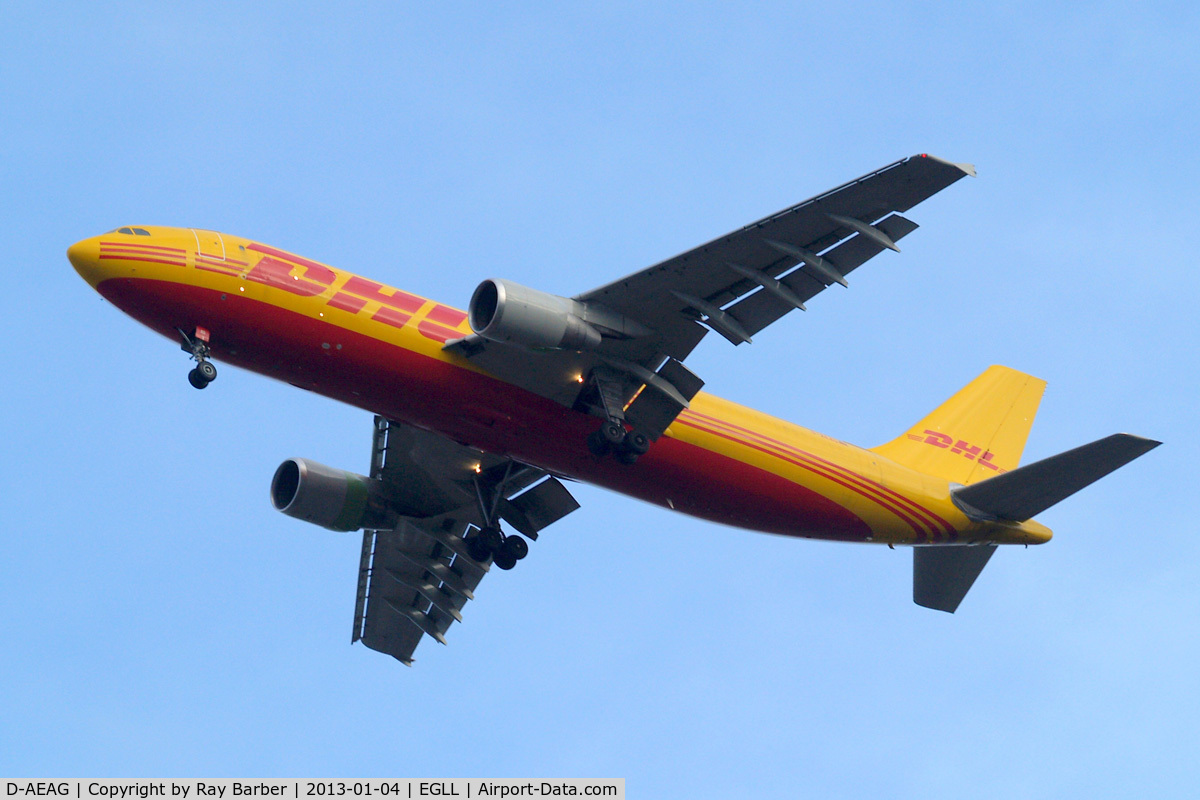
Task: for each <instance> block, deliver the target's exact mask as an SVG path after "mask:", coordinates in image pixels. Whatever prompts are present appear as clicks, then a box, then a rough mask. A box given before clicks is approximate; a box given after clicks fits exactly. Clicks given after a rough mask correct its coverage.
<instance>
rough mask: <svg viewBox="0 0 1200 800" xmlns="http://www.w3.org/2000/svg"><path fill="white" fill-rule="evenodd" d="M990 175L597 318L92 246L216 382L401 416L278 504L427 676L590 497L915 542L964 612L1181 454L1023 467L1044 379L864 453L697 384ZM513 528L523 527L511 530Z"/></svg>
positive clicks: (106, 281) (746, 522) (103, 285)
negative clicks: (348, 547) (467, 617)
mask: <svg viewBox="0 0 1200 800" xmlns="http://www.w3.org/2000/svg"><path fill="white" fill-rule="evenodd" d="M964 175H974V169H973V167H971V165H969V164H955V163H951V162H948V161H944V160H941V159H938V158H934V157H932V156H928V155H919V156H913V157H911V158H906V159H902V160H900V161H897V162H895V163H894V164H889V165H888V166H886V167H883V168H882V169H880V170H877V171H875V172H872V173H870V174H869V175H865V176H863V177H861V178H859V179H857V180H854V181H851V182H849V183H846V184H844V185H842V186H839V187H837V188H836V189H832V190H830V191H828V192H825V193H824V194H821V195H818V196H817V197H814V198H812V199H810V200H806V201H804V202H803V203H800V204H798V205H795V206H792V207H791V208H787V209H784V210H783V211H780V212H779V213H777V214H772V215H771V216H769V217H765V218H763V219H761V220H759V221H757V222H754V223H751V224H749V225H747V226H745V227H743V228H740V229H738V230H736V231H734V232H732V233H730V234H727V235H725V236H722V237H721V238H719V239H714V240H713V241H711V242H709V243H707V244H704V245H701V246H700V247H697V248H695V249H693V250H689V251H688V252H686V253H683V254H681V255H678V256H675V257H674V258H671V259H668V260H666V261H664V262H662V263H660V264H657V265H655V266H652V267H649V268H647V269H644V270H642V271H640V272H636V273H634V274H632V275H628V276H626V277H624V278H621V279H620V280H617V281H615V282H613V283H610V284H607V285H605V286H601V287H599V288H597V289H593V290H592V291H589V292H584V293H583V294H579V295H576V296H574V297H571V298H567V297H559V296H555V295H551V294H547V293H544V292H541V291H538V290H536V289H531V288H527V287H524V286H521V285H518V284H516V283H513V282H512V281H509V280H501V279H489V280H485V281H483V282H482V283H481V284H479V287H478V288H477V289H476V290H475V292H474V294H473V296H472V297H471V298H470V303H469V304H468V307H467V311H466V312H463V311H460V310H458V309H456V308H452V307H450V306H444V305H441V304H439V303H436V302H433V301H430V300H426V299H424V298H421V297H417V296H415V295H412V294H409V293H407V292H404V291H401V290H399V289H393V288H391V287H388V286H384V285H382V284H380V283H377V282H375V281H372V280H369V279H367V278H363V277H360V276H358V275H352V274H350V273H347V272H344V271H342V270H339V269H335V268H332V267H329V266H326V265H324V264H320V263H317V262H315V261H310V260H309V259H306V258H302V257H300V256H297V255H293V254H291V253H287V252H283V251H281V250H277V249H275V248H273V247H269V246H267V245H265V244H261V243H259V242H255V241H252V240H250V239H243V238H240V237H236V236H230V235H226V234H221V233H216V232H214V231H208V230H195V229H189V228H165V227H152V226H145V227H134V226H129V227H123V228H118V229H116V230H114V231H110V232H109V233H106V234H103V235H101V236H96V237H93V238H90V239H85V240H83V241H81V242H78V243H76V244H74V245H72V246H71V247H70V249H69V250H68V251H67V252H68V257H69V259H70V261H71V263H72V264H73V265H74V267H75V269H76V270H77V271H78V272H79V274H80V275H81V276H82V277H83V278H84V280H86V281H87V282H88V283H89V284H91V285H92V287H93V288H95V289H96V290H97V291H98V292H100V294H101V295H103V296H104V297H105V298H107V299H108V300H110V301H111V302H112V303H113V304H114V305H116V306H117V307H118V308H120V309H121V310H123V311H124V312H126V313H127V314H129V315H130V316H132V317H133V318H134V319H136V320H138V321H139V322H142V323H143V324H145V325H147V326H148V327H150V328H152V329H153V330H155V331H158V332H159V333H161V334H163V335H164V336H166V337H168V338H170V339H173V340H176V341H177V342H179V344H180V345H181V347H182V348H183V350H184V351H185V352H187V353H188V354H189V355H190V356H191V358H192V359H193V360H195V362H196V366H195V368H194V369H192V370H191V372H190V373H189V375H188V379H189V381H190V382H191V384H192V385H193V386H194V387H196V388H197V389H203V388H205V387H207V386H208V384H210V383H211V382H212V381H213V379H214V378H216V375H217V371H216V368H215V366H214V365H213V362H212V359H213V358H218V359H220V360H221V361H223V362H227V363H229V364H234V365H236V366H239V367H243V368H246V369H249V370H253V371H255V372H258V373H261V374H264V375H268V376H271V377H273V378H277V379H279V380H282V381H287V382H288V383H290V384H292V385H294V386H298V387H301V388H304V389H308V390H311V391H314V392H318V393H320V394H323V395H325V396H327V397H331V398H334V399H336V400H341V401H343V402H346V403H350V404H352V405H354V406H357V407H359V408H362V409H364V410H367V411H370V412H372V413H373V414H374V415H375V424H374V430H373V444H372V450H371V462H370V470H369V474H368V475H359V474H355V473H351V472H345V471H342V470H337V469H332V468H330V467H327V466H324V465H322V464H318V463H315V462H313V461H310V460H307V459H301V458H292V459H288V460H287V461H284V462H283V464H281V465H280V467H279V468H278V470H276V472H275V476H274V479H273V480H272V483H271V490H270V493H271V500H272V502H273V503H274V505H275V507H276V508H278V509H279V510H280V511H282V512H284V513H285V514H289V515H291V516H293V517H296V518H299V519H302V520H306V521H308V522H312V523H316V524H318V525H322V526H324V527H326V528H330V529H332V530H336V531H355V530H363V531H364V536H363V543H362V556H361V561H360V567H359V573H358V594H357V601H356V604H355V613H354V630H353V637H352V641H358V640H360V639H361V640H362V641H363V642H364V643H365V644H366V645H367V646H368V647H370V648H373V649H375V650H379V651H381V652H384V653H388V654H390V655H392V656H394V657H396V658H397V659H399V660H400V661H402V662H403V663H405V664H411V663H412V656H413V651H414V650H415V648H416V646H417V644H418V643H419V642H420V640H421V638H422V636H423V635H428V636H430V637H432V638H433V639H435V640H437V641H439V642H441V643H443V644H445V636H444V635H445V633H446V631H447V629H448V628H449V627H450V625H451V624H452V623H453V622H455V621H461V620H462V613H461V612H462V608H463V607H464V605H465V604H466V602H467V601H468V600H470V599H472V598H473V597H474V591H475V589H476V587H477V585H478V584H479V582H480V580H481V579H482V577H483V575H484V574H485V573H487V572H488V571H489V568H490V567H491V566H492V565H495V566H497V567H499V568H500V569H505V570H507V569H512V568H513V567H514V565H515V564H516V563H517V561H519V560H521V559H522V558H524V557H525V556H526V555H527V553H528V550H529V543H528V542H529V540H536V539H537V537H538V534H539V532H540V531H541V530H542V529H544V528H545V527H547V526H548V525H550V524H552V523H554V522H556V521H557V520H559V519H561V518H562V517H563V516H565V515H566V514H568V513H570V512H571V511H574V510H575V509H576V508H578V503H577V502H576V501H575V500H574V498H573V497H572V496H571V494H570V492H569V491H568V490H567V488H566V487H565V486H564V485H563V482H562V479H569V480H577V481H586V482H589V483H593V484H597V485H599V486H603V487H606V488H609V489H612V490H614V491H617V492H621V493H623V494H627V495H631V496H633V497H636V498H639V499H641V500H645V501H647V502H650V503H655V504H657V505H660V506H665V507H666V508H669V509H673V510H675V511H680V512H683V513H685V514H690V515H692V516H696V517H701V518H703V519H706V520H711V521H713V522H719V523H723V524H726V525H733V526H737V527H741V528H748V529H751V530H756V531H763V532H767V533H775V534H783V535H786V536H797V537H807V538H817V539H833V540H838V541H845V542H872V543H877V544H886V545H888V546H895V545H908V546H912V547H913V599H914V600H915V601H916V602H917V603H918V604H920V605H922V606H927V607H929V608H934V609H940V610H942V611H948V612H953V611H954V610H955V609H956V608H957V607H958V605H959V603H960V602H961V601H962V599H963V597H964V596H965V595H966V593H967V591H968V590H969V589H970V587H971V585H972V584H973V583H974V581H975V579H976V577H977V576H978V575H979V573H980V572H981V571H982V570H983V568H984V566H985V565H986V564H987V562H988V559H989V558H991V556H992V553H993V552H995V550H996V547H997V546H998V545H1002V544H1023V545H1030V544H1041V543H1043V542H1046V541H1048V540H1049V539H1050V536H1051V532H1050V530H1049V529H1047V528H1046V527H1045V526H1043V525H1041V524H1039V523H1038V522H1036V521H1034V520H1033V517H1034V516H1035V515H1037V514H1038V513H1040V512H1041V511H1043V510H1045V509H1047V508H1049V507H1050V506H1052V505H1054V504H1055V503H1057V502H1059V501H1060V500H1062V499H1064V498H1066V497H1068V496H1069V495H1071V494H1073V493H1074V492H1076V491H1078V490H1079V489H1081V488H1083V487H1084V486H1087V485H1088V484H1090V483H1092V482H1093V481H1095V480H1098V479H1099V478H1101V477H1103V476H1104V475H1106V474H1108V473H1109V472H1111V471H1112V470H1114V469H1117V468H1118V467H1120V466H1122V465H1124V464H1126V463H1128V462H1129V461H1132V460H1133V459H1134V458H1137V457H1138V456H1140V455H1142V454H1143V453H1145V452H1147V451H1149V450H1150V449H1152V448H1154V447H1156V446H1157V445H1158V444H1159V443H1158V442H1155V441H1151V440H1149V439H1143V438H1140V437H1136V436H1130V435H1127V434H1116V435H1113V436H1109V437H1107V438H1105V439H1101V440H1099V441H1096V442H1093V443H1091V444H1087V445H1084V446H1082V447H1079V448H1077V449H1074V450H1070V451H1068V452H1065V453H1061V454H1059V455H1056V456H1053V457H1051V458H1047V459H1045V460H1043V461H1039V462H1037V463H1034V464H1029V465H1027V466H1019V462H1020V458H1021V452H1022V450H1023V449H1024V446H1025V440H1026V437H1027V436H1028V434H1029V429H1030V426H1031V425H1032V423H1033V417H1034V414H1035V412H1036V411H1037V407H1038V403H1039V401H1040V399H1041V395H1042V390H1043V388H1044V386H1045V382H1044V381H1042V380H1039V379H1037V378H1034V377H1031V376H1029V375H1025V374H1023V373H1020V372H1017V371H1015V370H1012V369H1008V368H1006V367H1000V366H994V367H991V368H989V369H988V370H986V371H985V372H984V373H983V374H982V375H980V376H979V377H978V378H976V379H975V380H973V381H971V382H970V383H969V384H967V386H966V387H965V388H963V389H962V390H961V391H959V392H958V393H957V394H955V395H954V396H953V397H951V398H950V399H949V400H947V401H946V402H945V403H943V404H942V405H941V406H939V407H938V408H937V409H935V410H934V411H933V412H932V413H931V414H929V415H928V416H927V417H925V418H924V419H923V420H921V421H920V422H918V423H917V424H916V425H915V426H913V427H912V428H911V429H910V430H909V431H907V432H906V433H904V434H903V435H901V436H900V437H899V438H897V439H895V440H894V441H891V442H888V443H887V444H884V445H882V446H880V447H875V448H872V449H863V448H859V447H855V446H854V445H850V444H847V443H845V442H841V441H838V440H836V439H833V438H831V437H828V436H823V435H821V434H818V433H815V432H813V431H810V430H806V429H804V428H801V427H799V426H797V425H793V424H791V423H789V422H784V421H783V420H779V419H775V418H773V417H770V416H768V415H766V414H763V413H760V412H757V411H754V410H751V409H749V408H745V407H742V406H739V405H736V404H734V403H731V402H729V401H726V400H722V399H720V398H718V397H714V396H712V395H709V394H706V393H704V392H701V391H700V388H701V386H702V385H703V381H702V380H701V379H700V378H698V377H697V376H696V375H695V374H693V373H692V372H691V371H690V370H689V369H688V368H687V367H685V366H684V365H683V363H682V362H683V361H684V360H685V359H686V357H687V356H688V354H689V353H691V351H692V350H693V348H695V347H696V345H697V344H698V343H699V342H700V340H701V339H702V338H704V336H705V335H706V333H708V332H709V331H713V332H715V333H717V334H718V335H719V336H721V337H723V338H725V339H727V340H728V341H730V342H731V343H733V344H734V345H739V344H747V343H749V342H750V341H751V337H752V336H754V335H757V334H758V332H759V331H761V330H762V329H764V328H766V327H767V326H768V325H770V324H771V323H773V322H775V321H776V320H778V319H779V318H780V317H783V316H785V315H786V314H788V313H790V312H792V311H794V310H797V309H799V310H804V309H805V303H807V302H809V301H810V299H811V298H813V297H814V296H816V295H817V294H819V293H820V292H822V291H823V290H825V289H826V288H827V287H829V286H832V285H833V284H839V285H841V286H846V285H847V281H846V276H847V275H849V273H850V272H851V271H853V270H854V269H855V268H857V267H858V266H859V265H861V264H863V263H864V262H866V261H867V260H868V259H871V258H873V257H874V256H876V255H878V254H879V253H881V252H882V251H884V250H897V249H898V248H897V247H896V242H897V241H899V240H900V239H901V238H903V237H904V236H906V235H907V234H909V233H911V232H912V231H913V230H915V229H916V227H917V225H916V224H915V223H913V222H911V221H909V220H908V219H907V218H905V217H904V216H902V213H904V212H906V211H908V209H910V208H911V207H913V206H915V205H916V204H917V203H919V202H921V201H922V200H924V199H926V198H928V197H930V196H931V195H933V194H935V193H937V192H939V191H941V190H942V189H944V188H945V187H947V186H949V185H950V184H952V183H954V182H955V181H957V180H959V179H960V178H962V177H963V176H964ZM502 522H503V523H506V524H507V526H508V528H509V531H508V532H505V531H504V530H503V528H502V526H501V523H502Z"/></svg>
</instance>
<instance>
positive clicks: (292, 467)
mask: <svg viewBox="0 0 1200 800" xmlns="http://www.w3.org/2000/svg"><path fill="white" fill-rule="evenodd" d="M271 503H272V504H273V505H274V506H275V508H277V509H279V510H280V511H282V512H283V513H285V514H287V515H288V516H289V517H295V518H296V519H302V520H304V521H305V522H311V523H313V524H314V525H320V526H321V527H323V528H328V529H330V530H333V531H356V530H358V529H359V528H387V527H391V526H390V525H389V524H388V523H389V522H390V520H389V519H388V517H389V513H388V502H387V498H386V496H385V493H384V490H383V484H382V483H381V482H380V481H377V480H372V479H371V478H368V477H367V476H366V475H356V474H355V473H353V472H346V471H344V470H340V469H334V468H332V467H327V466H325V465H324V464H318V463H317V462H316V461H309V460H308V459H307V458H289V459H288V460H287V461H285V462H283V463H282V464H280V465H279V469H277V470H275V477H274V478H272V479H271Z"/></svg>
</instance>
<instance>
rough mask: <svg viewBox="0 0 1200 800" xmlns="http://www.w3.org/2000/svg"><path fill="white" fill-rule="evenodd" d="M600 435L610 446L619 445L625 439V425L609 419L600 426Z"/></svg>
mask: <svg viewBox="0 0 1200 800" xmlns="http://www.w3.org/2000/svg"><path fill="white" fill-rule="evenodd" d="M600 435H601V436H603V437H604V441H606V442H608V444H609V445H610V446H612V447H617V446H619V445H620V444H621V443H622V442H624V441H625V426H624V425H622V424H621V423H619V422H613V421H612V420H609V421H608V422H606V423H604V424H603V425H601V426H600Z"/></svg>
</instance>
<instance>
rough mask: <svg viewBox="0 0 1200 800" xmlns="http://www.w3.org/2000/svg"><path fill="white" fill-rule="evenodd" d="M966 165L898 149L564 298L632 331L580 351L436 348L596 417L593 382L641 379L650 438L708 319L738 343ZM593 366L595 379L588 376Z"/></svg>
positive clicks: (966, 170)
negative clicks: (795, 199)
mask: <svg viewBox="0 0 1200 800" xmlns="http://www.w3.org/2000/svg"><path fill="white" fill-rule="evenodd" d="M973 174H975V173H974V168H973V167H971V166H970V165H969V164H954V163H951V162H949V161H943V160H942V159H938V158H934V157H932V156H927V155H920V156H912V157H910V158H905V159H901V160H900V161H897V162H895V163H893V164H889V165H888V166H886V167H883V168H882V169H879V170H876V171H874V172H872V173H870V174H868V175H864V176H862V177H861V178H858V179H856V180H853V181H850V182H849V183H846V184H843V185H842V186H839V187H837V188H835V189H831V190H830V191H828V192H825V193H824V194H821V195H818V196H816V197H813V198H811V199H809V200H805V201H804V202H802V203H799V204H797V205H795V206H792V207H790V208H786V209H784V210H782V211H780V212H778V213H776V214H772V215H770V216H768V217H764V218H763V219H760V220H758V221H757V222H753V223H751V224H749V225H746V226H744V227H742V228H739V229H738V230H736V231H733V232H731V233H728V234H726V235H725V236H722V237H720V238H717V239H714V240H713V241H711V242H708V243H706V244H703V245H701V246H699V247H696V248H693V249H691V250H689V251H687V252H685V253H682V254H680V255H677V256H675V257H674V258H670V259H667V260H666V261H663V262H661V263H659V264H656V265H654V266H652V267H648V268H646V269H643V270H641V271H639V272H636V273H633V274H631V275H627V276H626V277H624V278H621V279H620V280H617V281H613V282H612V283H609V284H607V285H605V286H601V287H599V288H596V289H593V290H592V291H589V292H585V293H583V294H580V295H577V296H576V297H574V298H573V300H574V301H576V302H577V303H580V304H582V307H585V308H589V309H594V310H596V311H597V313H603V314H607V315H612V314H616V315H618V316H619V317H621V318H624V319H626V320H629V321H631V322H632V323H633V324H632V325H631V326H630V327H631V329H632V328H636V329H637V330H640V331H643V333H642V334H640V335H636V336H625V335H613V336H606V337H605V338H604V339H603V340H602V341H601V343H600V345H599V346H597V347H595V348H594V349H592V350H583V351H581V350H569V349H564V350H552V351H545V350H538V351H533V350H528V349H524V348H522V347H519V346H517V345H513V344H508V343H501V342H494V341H489V340H486V339H484V338H483V337H480V336H479V335H478V334H473V335H471V336H468V337H465V338H463V339H458V340H454V341H452V342H448V343H447V348H448V349H450V350H451V351H454V352H458V353H460V354H461V355H463V356H465V357H467V358H469V359H470V360H471V361H472V362H473V363H475V364H477V365H478V366H480V367H482V368H483V369H485V370H487V371H488V372H491V373H492V374H494V375H496V376H497V377H499V378H501V379H503V380H505V381H507V382H509V383H514V384H516V385H518V386H521V387H522V388H525V389H527V390H529V391H531V392H534V393H536V394H538V395H541V396H543V397H548V398H550V399H553V400H555V401H556V402H559V403H562V404H563V405H567V406H573V407H576V408H577V409H578V410H584V411H588V412H589V413H593V414H596V415H597V416H606V415H607V414H606V412H605V411H604V408H603V407H602V405H601V404H597V403H595V402H592V397H591V396H594V395H596V394H597V385H598V384H600V383H603V384H605V385H606V386H607V387H608V391H610V392H611V393H612V394H613V395H614V396H615V397H616V398H617V399H619V400H620V401H621V402H622V404H626V403H628V402H629V401H630V400H632V399H633V398H634V397H635V396H636V395H638V394H639V393H640V392H643V390H644V389H650V390H651V391H650V394H649V397H651V398H654V399H655V402H656V403H657V406H656V408H654V409H653V413H649V414H647V415H645V420H646V421H645V424H644V425H642V426H641V427H644V428H645V432H646V433H647V434H648V435H649V436H650V437H651V438H652V439H653V438H656V437H657V435H658V434H660V433H661V432H662V430H663V429H665V425H664V424H662V423H663V422H664V421H665V423H666V424H669V423H670V420H672V419H673V418H674V414H677V413H678V411H679V410H681V409H682V408H684V407H686V405H687V401H688V400H689V399H690V397H691V394H694V393H695V389H698V388H699V385H700V384H701V383H702V381H700V380H699V379H698V378H696V376H694V375H692V374H691V373H690V372H688V371H687V370H686V368H684V367H683V366H682V364H681V363H680V362H682V361H683V360H684V359H685V358H687V356H688V355H689V354H690V353H691V351H692V350H693V349H694V348H695V347H696V345H697V344H699V342H700V340H701V339H702V338H703V337H704V336H705V334H706V333H707V332H708V331H709V330H713V331H716V332H717V333H718V334H719V335H721V336H722V337H724V338H725V339H727V340H729V341H730V342H732V343H733V344H743V343H749V342H750V341H751V338H752V337H753V336H754V335H756V334H758V333H759V332H760V331H762V330H763V329H764V328H766V327H767V326H769V325H770V324H772V323H773V322H775V321H777V320H778V319H780V318H781V317H783V316H785V315H787V314H789V313H791V312H792V311H795V310H800V309H804V308H805V304H806V303H807V302H808V301H809V300H811V299H812V298H813V297H815V296H816V295H817V294H819V293H820V292H822V291H824V290H825V289H826V288H827V287H829V286H832V285H833V284H835V283H836V284H840V285H843V286H845V285H847V284H848V281H847V280H846V276H847V275H849V274H850V273H851V272H853V271H854V270H855V269H857V268H858V267H859V266H861V265H862V264H863V263H865V262H866V261H868V260H870V259H871V258H874V257H875V256H876V255H878V254H879V253H880V252H882V251H883V250H887V249H892V250H896V249H898V248H897V246H896V242H898V241H899V240H900V239H902V238H904V237H905V236H907V235H908V234H909V233H911V232H912V231H914V230H915V229H916V228H917V225H916V223H914V222H912V221H910V220H909V219H907V218H905V217H903V216H901V214H902V212H905V211H907V210H908V209H910V208H911V207H912V206H914V205H916V204H917V203H920V202H921V201H922V200H925V199H926V198H928V197H930V196H932V195H934V194H936V193H937V192H939V191H941V190H942V189H944V188H946V187H947V186H949V185H950V184H952V183H954V182H955V181H957V180H959V179H960V178H962V177H964V176H966V175H973ZM597 370H599V371H600V373H602V375H601V378H602V379H601V380H600V381H596V380H593V379H592V378H593V376H596V375H597ZM576 377H580V378H581V380H576V379H575V378H576ZM676 377H678V378H679V379H680V381H676V380H674V378H676ZM583 378H586V380H583ZM687 390H691V394H688V391H687ZM589 393H590V395H591V396H590V395H589ZM600 394H603V391H600ZM663 397H666V398H668V400H669V402H668V401H664V400H662V398H663ZM635 416H636V415H635ZM633 422H634V425H635V427H638V426H639V423H638V420H637V419H634V420H633Z"/></svg>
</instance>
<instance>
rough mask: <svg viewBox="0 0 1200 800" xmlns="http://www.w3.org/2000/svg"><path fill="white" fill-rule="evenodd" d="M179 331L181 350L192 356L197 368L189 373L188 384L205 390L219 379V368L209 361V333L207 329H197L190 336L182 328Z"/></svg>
mask: <svg viewBox="0 0 1200 800" xmlns="http://www.w3.org/2000/svg"><path fill="white" fill-rule="evenodd" d="M175 330H177V331H179V337H180V349H181V350H183V352H185V353H188V354H190V355H191V357H192V359H193V360H194V361H195V362H196V366H195V368H194V369H193V370H192V371H191V372H189V373H188V383H190V384H191V385H192V386H194V387H195V388H197V389H203V388H205V387H207V386H208V385H209V384H210V383H212V382H213V381H215V380H216V379H217V368H216V366H215V365H214V364H213V363H212V362H211V361H209V360H208V358H209V355H211V351H210V350H209V347H208V341H209V332H208V329H207V328H201V327H199V326H197V327H196V332H195V334H194V335H192V336H188V335H187V334H186V333H184V332H183V330H182V329H181V328H176V329H175Z"/></svg>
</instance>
